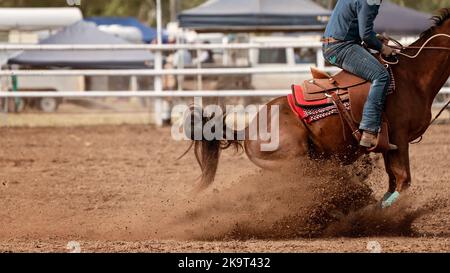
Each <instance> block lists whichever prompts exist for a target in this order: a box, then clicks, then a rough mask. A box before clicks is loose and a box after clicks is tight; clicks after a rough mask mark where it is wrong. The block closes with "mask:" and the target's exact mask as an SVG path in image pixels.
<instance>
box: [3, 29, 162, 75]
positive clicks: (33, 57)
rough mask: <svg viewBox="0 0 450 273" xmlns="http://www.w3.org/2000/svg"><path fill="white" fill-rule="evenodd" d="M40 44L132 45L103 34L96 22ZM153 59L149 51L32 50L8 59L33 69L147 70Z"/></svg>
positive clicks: (60, 34)
mask: <svg viewBox="0 0 450 273" xmlns="http://www.w3.org/2000/svg"><path fill="white" fill-rule="evenodd" d="M39 44H40V45H52V44H54V45H58V44H69V45H73V44H94V45H95V44H109V45H120V44H129V43H128V42H126V41H124V40H123V39H121V38H118V37H116V36H114V35H110V34H108V33H105V32H103V31H100V30H99V29H98V28H97V26H96V25H95V24H93V23H88V22H84V21H80V22H77V23H75V24H73V25H70V26H68V27H66V28H64V29H63V30H61V31H59V32H58V33H56V34H54V35H52V36H50V37H49V38H47V39H45V40H43V41H41V42H40V43H39ZM153 61H154V56H153V55H152V54H151V53H150V52H148V51H146V50H80V51H73V50H58V51H50V50H30V51H25V52H23V53H21V54H19V55H17V56H16V57H13V58H11V59H9V60H8V64H18V65H25V66H31V67H70V68H83V69H89V68H93V69H128V68H135V69H141V68H148V67H150V66H152V65H153Z"/></svg>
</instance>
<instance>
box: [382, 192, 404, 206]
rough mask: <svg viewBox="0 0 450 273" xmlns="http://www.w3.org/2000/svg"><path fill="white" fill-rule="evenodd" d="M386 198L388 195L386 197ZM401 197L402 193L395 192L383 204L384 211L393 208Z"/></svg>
mask: <svg viewBox="0 0 450 273" xmlns="http://www.w3.org/2000/svg"><path fill="white" fill-rule="evenodd" d="M385 196H386V195H385ZM399 197H400V193H399V192H398V191H396V192H394V193H393V194H391V195H390V196H389V197H388V198H387V199H386V200H384V201H383V202H381V207H382V208H383V209H385V208H389V207H391V206H392V205H393V204H394V203H395V201H397V199H398V198H399Z"/></svg>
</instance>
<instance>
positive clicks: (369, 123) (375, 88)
mask: <svg viewBox="0 0 450 273" xmlns="http://www.w3.org/2000/svg"><path fill="white" fill-rule="evenodd" d="M323 53H324V57H325V59H326V60H327V61H328V62H329V63H330V64H332V65H335V66H337V67H340V68H342V69H344V70H347V71H348V72H351V73H353V74H355V75H358V76H360V77H361V78H363V79H366V80H368V81H370V82H372V85H371V87H370V92H369V97H368V99H367V102H366V104H365V105H364V111H363V117H362V121H361V124H360V127H359V129H361V130H364V131H369V132H372V133H378V132H379V130H380V127H381V126H380V125H381V115H382V113H383V110H384V105H385V101H386V94H387V90H388V87H389V83H390V76H389V72H388V71H387V69H386V68H385V67H384V66H383V65H382V64H381V63H380V62H379V61H378V60H377V59H376V58H375V57H374V56H372V55H371V54H370V53H369V52H368V51H367V50H366V49H365V48H363V47H362V46H361V45H359V44H357V43H355V42H353V41H347V42H336V43H329V44H327V45H324V46H323Z"/></svg>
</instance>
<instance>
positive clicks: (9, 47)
mask: <svg viewBox="0 0 450 273" xmlns="http://www.w3.org/2000/svg"><path fill="white" fill-rule="evenodd" d="M301 47H304V48H321V47H322V44H321V43H320V42H313V41H308V42H298V43H297V42H296V43H242V44H174V45H137V44H136V45H135V44H124V45H105V44H98V45H94V44H91V45H23V44H0V51H23V50H56V51H58V50H149V51H175V50H183V49H189V50H208V49H211V50H214V49H224V50H229V49H270V48H301Z"/></svg>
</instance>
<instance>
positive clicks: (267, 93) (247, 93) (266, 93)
mask: <svg viewBox="0 0 450 273" xmlns="http://www.w3.org/2000/svg"><path fill="white" fill-rule="evenodd" d="M291 92H292V91H291V90H288V89H286V90H201V91H200V90H199V91H163V92H162V93H157V92H155V91H152V90H146V91H87V92H81V91H63V92H55V91H42V92H41V91H38V92H37V91H20V92H0V98H102V97H130V98H131V97H150V98H165V97H277V96H286V95H288V94H291ZM440 93H441V94H450V88H443V89H442V90H441V92H440Z"/></svg>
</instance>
